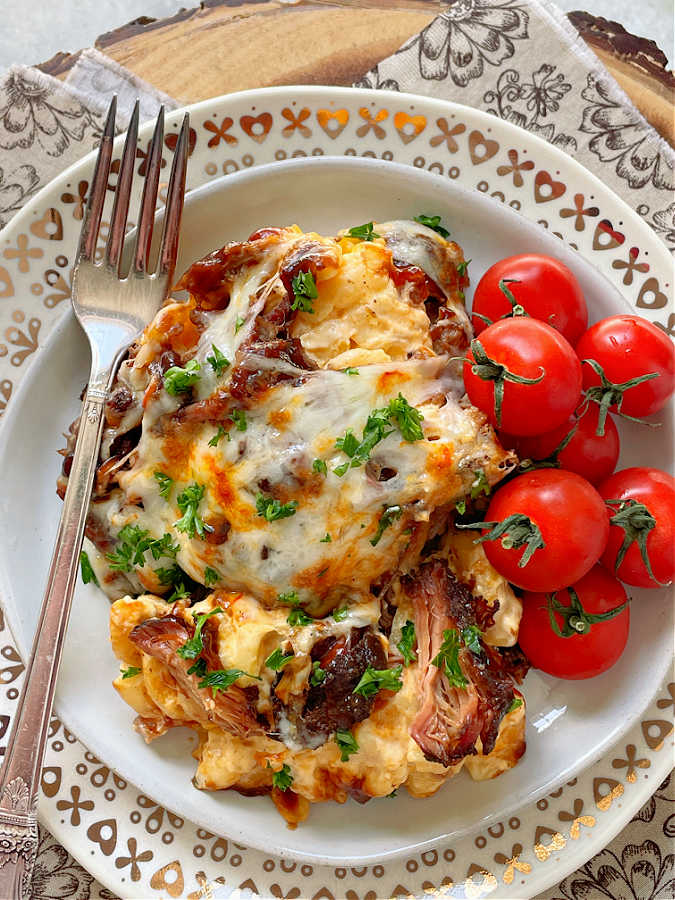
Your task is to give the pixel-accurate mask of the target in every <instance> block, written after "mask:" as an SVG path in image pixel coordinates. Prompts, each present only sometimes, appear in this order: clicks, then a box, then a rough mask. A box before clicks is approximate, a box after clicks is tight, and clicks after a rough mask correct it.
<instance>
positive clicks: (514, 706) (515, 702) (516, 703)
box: [506, 697, 523, 716]
mask: <svg viewBox="0 0 675 900" xmlns="http://www.w3.org/2000/svg"><path fill="white" fill-rule="evenodd" d="M522 705H523V701H522V700H521V698H520V697H514V698H513V700H512V701H511V705H510V706H509V708H508V709H507V710H506V715H507V716H508V714H509V713H510V712H513V710H514V709H520V707H521V706H522Z"/></svg>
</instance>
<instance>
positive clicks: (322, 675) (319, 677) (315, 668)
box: [309, 659, 326, 687]
mask: <svg viewBox="0 0 675 900" xmlns="http://www.w3.org/2000/svg"><path fill="white" fill-rule="evenodd" d="M325 680H326V670H325V669H322V668H321V665H320V663H319V660H318V659H315V660H314V662H313V663H312V671H311V672H310V673H309V683H310V684H311V685H312V687H317V686H318V685H320V684H323V682H324V681H325Z"/></svg>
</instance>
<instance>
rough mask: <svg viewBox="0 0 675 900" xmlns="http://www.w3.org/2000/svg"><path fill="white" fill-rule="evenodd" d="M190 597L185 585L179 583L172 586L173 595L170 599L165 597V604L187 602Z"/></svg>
mask: <svg viewBox="0 0 675 900" xmlns="http://www.w3.org/2000/svg"><path fill="white" fill-rule="evenodd" d="M189 596H190V591H188V590H187V588H186V587H185V584H184V583H183V582H182V581H179V582H178V583H177V584H175V585H174V589H173V593H172V594H171V596H170V597H167V600H166V602H167V603H177V602H178V601H179V600H187V598H188V597H189Z"/></svg>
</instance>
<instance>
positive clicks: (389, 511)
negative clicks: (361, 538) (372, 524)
mask: <svg viewBox="0 0 675 900" xmlns="http://www.w3.org/2000/svg"><path fill="white" fill-rule="evenodd" d="M402 515H403V510H402V509H401V507H400V506H387V508H386V509H385V511H384V512H383V513H382V515H381V516H380V521H379V522H378V524H377V531H376V532H375V534H374V536H373V537H371V539H370V543H371V544H372V545H373V547H376V546H377V545H378V544H379V543H380V538H381V537H382V535H383V534H384V532H385V531H386V529H387V528H389V527H390V526H391V525H393V524H394V522H395V521H396V520H397V519H400V518H401V516H402Z"/></svg>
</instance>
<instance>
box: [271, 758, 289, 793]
mask: <svg viewBox="0 0 675 900" xmlns="http://www.w3.org/2000/svg"><path fill="white" fill-rule="evenodd" d="M267 768H268V769H271V768H272V766H271V765H270V764H269V761H268V763H267ZM292 784H293V776H292V775H291V767H290V766H287V765H286V763H284V764H283V766H282V767H281V768H280V769H279V771H278V772H275V773H274V774H273V775H272V785H273V787H275V788H277V790H279V791H287V790H288V789H289V787H290V786H291V785H292Z"/></svg>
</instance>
